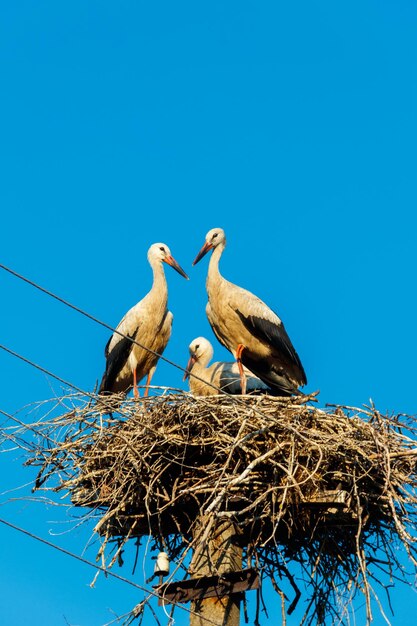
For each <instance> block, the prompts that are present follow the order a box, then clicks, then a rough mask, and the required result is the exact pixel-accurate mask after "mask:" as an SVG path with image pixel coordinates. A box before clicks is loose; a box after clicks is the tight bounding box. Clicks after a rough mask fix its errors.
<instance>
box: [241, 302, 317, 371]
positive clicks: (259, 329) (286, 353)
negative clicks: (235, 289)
mask: <svg viewBox="0 0 417 626" xmlns="http://www.w3.org/2000/svg"><path fill="white" fill-rule="evenodd" d="M236 313H237V315H238V316H239V317H240V319H241V321H242V323H243V324H244V325H245V326H246V328H247V329H248V330H249V331H250V332H251V333H252V334H253V335H255V337H257V338H258V339H260V340H261V341H264V342H266V343H269V344H270V345H271V346H272V347H274V348H275V349H276V350H278V351H279V352H281V354H282V355H283V357H284V359H287V360H288V361H290V362H291V363H293V364H294V365H296V366H297V367H298V368H299V369H300V371H301V373H302V375H303V377H304V379H305V378H306V376H305V372H304V368H303V366H302V365H301V361H300V358H299V356H298V354H297V352H296V351H295V349H294V346H293V345H292V343H291V339H290V338H289V336H288V333H287V331H286V330H285V327H284V324H283V323H282V322H281V324H279V325H278V324H275V323H274V322H271V321H270V320H267V319H265V318H263V317H257V316H255V315H248V316H246V315H243V313H242V312H241V311H239V310H237V309H236Z"/></svg>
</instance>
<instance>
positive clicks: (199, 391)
mask: <svg viewBox="0 0 417 626" xmlns="http://www.w3.org/2000/svg"><path fill="white" fill-rule="evenodd" d="M189 351H190V358H189V361H188V363H187V368H186V369H187V371H186V373H185V374H184V380H186V379H187V378H189V385H190V391H191V393H192V394H193V395H195V396H215V395H218V394H219V393H220V391H218V389H222V390H223V391H226V392H227V393H231V394H234V395H237V394H240V393H242V388H241V381H240V372H239V367H238V365H237V363H236V362H225V361H218V362H216V363H212V364H211V365H210V366H208V364H209V363H210V361H211V359H212V358H213V346H212V345H211V343H210V342H209V341H208V340H207V339H205V338H204V337H196V339H193V340H192V342H191V343H190V345H189ZM243 371H244V373H245V377H246V391H247V392H248V393H253V392H256V391H263V392H264V393H266V392H267V391H268V387H267V385H265V383H263V382H262V381H261V380H259V378H256V376H254V375H253V374H252V373H251V372H250V371H249V370H248V369H246V367H244V368H243ZM190 374H194V375H195V376H198V378H195V377H194V376H190ZM199 378H201V379H202V380H198V379H199ZM203 381H205V382H203ZM207 383H210V384H207ZM211 385H213V386H211ZM215 387H217V389H215Z"/></svg>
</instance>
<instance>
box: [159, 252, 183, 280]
mask: <svg viewBox="0 0 417 626" xmlns="http://www.w3.org/2000/svg"><path fill="white" fill-rule="evenodd" d="M164 261H165V263H168V265H170V266H171V267H173V268H174V270H177V272H178V274H181V276H184V278H186V279H187V280H189V278H188V276H187V274H186V273H185V272H184V270H183V269H182V267H181V265H179V264H178V263H177V262H176V260H175V259H174V257H173V256H167V257H166V258H165V259H164Z"/></svg>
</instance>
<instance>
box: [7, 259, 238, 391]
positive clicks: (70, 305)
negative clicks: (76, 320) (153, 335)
mask: <svg viewBox="0 0 417 626" xmlns="http://www.w3.org/2000/svg"><path fill="white" fill-rule="evenodd" d="M0 268H1V269H3V270H5V271H6V272H9V274H11V275H12V276H15V277H16V278H19V279H20V280H22V281H23V282H25V283H27V284H29V285H31V286H32V287H35V289H39V291H41V292H42V293H45V294H46V295H48V296H50V297H51V298H54V299H55V300H57V301H58V302H61V303H62V304H64V305H65V306H67V307H69V308H70V309H73V310H74V311H77V313H80V314H81V315H84V316H85V317H87V318H88V319H90V320H92V321H93V322H95V323H96V324H100V326H104V328H107V329H108V330H111V332H112V333H116V334H117V335H120V337H123V339H128V340H129V341H130V342H131V343H133V344H135V345H136V346H139V348H142V349H143V350H146V351H147V352H150V353H151V354H153V355H154V356H157V357H158V359H162V360H163V361H165V362H166V363H169V365H172V366H173V367H176V368H177V369H179V370H181V371H182V372H187V370H186V369H185V368H184V367H182V366H181V365H178V364H177V363H175V362H174V361H171V360H170V359H168V358H167V357H165V356H164V355H163V354H159V352H155V350H152V349H151V348H148V347H147V346H144V345H143V344H141V343H140V342H139V341H136V339H132V337H129V336H128V335H125V334H124V333H121V332H120V331H119V330H117V328H113V327H112V326H110V325H109V324H107V323H106V322H103V321H101V320H100V319H98V318H97V317H95V316H94V315H91V314H90V313H88V312H87V311H84V310H83V309H81V308H80V307H78V306H76V305H75V304H72V303H71V302H69V301H68V300H65V299H64V298H61V296H58V295H56V294H55V293H53V292H52V291H49V289H45V287H42V286H41V285H38V284H37V283H35V282H34V281H33V280H30V279H29V278H26V276H23V275H22V274H19V273H18V272H15V271H14V270H12V269H11V268H10V267H7V266H6V265H3V264H2V263H0ZM4 349H6V351H8V352H10V353H11V354H13V352H12V351H11V350H7V348H4ZM21 358H22V360H25V359H24V357H21ZM27 362H28V361H27ZM38 369H41V370H42V368H41V367H38ZM42 371H45V370H42ZM45 373H48V372H46V371H45ZM49 375H51V376H53V377H54V378H57V379H58V380H60V379H59V378H58V377H57V376H55V375H53V374H50V373H49ZM189 375H190V376H193V377H194V378H196V379H197V380H199V381H200V382H203V383H205V384H206V385H208V386H209V387H211V388H212V389H215V390H216V391H219V392H220V393H222V394H224V395H227V396H232V394H229V393H227V392H226V391H224V390H223V389H221V388H220V387H216V385H213V384H212V383H209V382H207V381H205V380H203V379H202V378H200V377H199V376H196V375H195V374H193V373H192V372H189ZM61 382H62V381H61ZM70 387H73V388H75V387H74V385H70ZM87 395H88V394H87ZM232 397H233V396H232Z"/></svg>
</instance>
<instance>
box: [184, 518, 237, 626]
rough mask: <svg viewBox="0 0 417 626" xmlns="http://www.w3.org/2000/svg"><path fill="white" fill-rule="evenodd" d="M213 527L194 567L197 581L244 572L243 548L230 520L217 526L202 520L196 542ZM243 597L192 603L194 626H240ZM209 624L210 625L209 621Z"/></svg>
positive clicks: (195, 557) (196, 555) (196, 554)
mask: <svg viewBox="0 0 417 626" xmlns="http://www.w3.org/2000/svg"><path fill="white" fill-rule="evenodd" d="M211 524H212V525H213V527H212V529H211V530H209V532H208V534H207V539H206V540H205V541H202V542H201V543H200V544H198V545H197V546H196V549H195V550H194V554H193V558H192V560H191V565H190V575H191V576H192V577H193V578H197V577H201V576H216V575H221V574H225V573H226V572H236V571H240V570H241V569H242V548H241V546H240V545H239V542H238V538H237V534H236V530H235V527H234V525H233V523H232V522H231V521H230V520H221V521H219V522H216V523H215V524H213V519H212V518H210V517H209V516H203V517H201V518H200V519H199V521H198V524H197V528H196V530H195V532H194V538H195V539H196V540H197V541H198V538H201V537H202V535H204V532H205V530H207V529H208V528H209V525H211ZM240 600H241V594H240V593H234V594H231V595H228V596H223V597H217V596H216V597H213V598H204V599H202V600H196V601H194V602H192V603H191V610H192V611H193V613H191V616H190V626H208V624H209V623H211V624H212V626H213V625H214V624H216V625H217V626H239V618H240ZM206 620H209V621H206Z"/></svg>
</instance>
